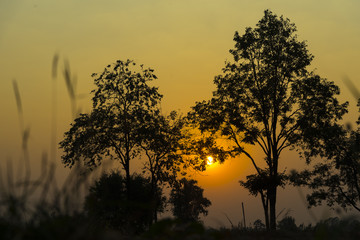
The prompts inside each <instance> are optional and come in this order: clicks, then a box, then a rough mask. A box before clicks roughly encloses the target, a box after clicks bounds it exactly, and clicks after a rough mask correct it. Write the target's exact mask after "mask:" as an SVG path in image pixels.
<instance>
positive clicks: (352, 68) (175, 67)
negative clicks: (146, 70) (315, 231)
mask: <svg viewBox="0 0 360 240" xmlns="http://www.w3.org/2000/svg"><path fill="white" fill-rule="evenodd" d="M268 8H269V9H271V10H272V11H273V12H275V13H276V14H278V15H284V16H285V17H287V18H290V20H291V21H292V22H294V23H295V24H296V26H297V28H298V35H299V39H300V40H307V42H308V46H309V50H310V52H311V53H312V54H313V55H314V56H315V59H314V61H313V64H312V67H313V68H314V69H315V68H316V69H317V70H316V71H317V73H319V74H320V75H321V76H322V77H326V78H328V79H329V80H332V81H335V82H336V83H337V84H338V85H339V86H340V88H341V90H342V94H341V97H340V99H341V100H343V101H344V100H349V101H350V107H351V112H350V114H349V116H348V117H347V121H354V120H355V118H356V114H357V110H356V108H355V106H356V102H355V100H354V99H353V97H352V96H351V93H350V91H349V90H348V89H346V87H345V86H344V84H343V83H342V79H343V78H344V76H348V77H349V78H350V79H351V80H352V81H353V82H354V84H355V85H356V86H357V87H359V89H360V83H359V76H358V69H359V60H358V59H359V56H360V45H359V42H360V15H359V14H358V10H359V9H360V2H359V1H357V0H344V1H335V0H318V1H310V0H294V1H287V0H267V1H265V0H262V1H250V0H222V1H215V0H182V1H175V0H152V1H149V0H137V1H134V0H104V1H97V0H76V1H73V0H72V1H70V0H63V1H48V0H13V1H1V2H0V79H1V80H0V98H1V100H0V110H1V118H0V150H1V151H0V159H1V161H2V164H3V163H4V161H5V160H6V159H13V160H17V159H18V158H19V156H20V154H19V152H20V151H19V149H20V146H21V140H20V131H19V122H18V116H17V113H16V103H15V99H14V96H13V95H14V94H13V90H12V80H13V79H16V80H17V82H18V85H19V88H20V92H21V97H22V101H23V108H24V118H25V125H26V126H29V127H30V129H31V135H30V142H29V144H30V145H29V147H30V153H31V158H32V161H33V165H34V168H35V170H34V174H35V173H36V171H37V170H36V169H37V167H38V166H39V164H40V161H37V159H40V156H41V154H42V152H49V149H50V130H51V116H52V115H51V112H52V111H51V99H52V85H51V84H52V81H51V64H52V57H53V56H54V54H55V53H59V55H60V65H59V67H60V69H62V68H63V61H64V59H68V60H69V61H70V66H71V68H72V71H73V73H74V74H76V75H77V79H78V84H77V92H78V93H79V94H85V97H84V98H82V99H80V100H79V101H78V105H79V106H80V107H81V108H82V110H83V111H89V110H90V97H89V95H87V94H88V93H89V92H90V90H91V89H92V88H93V80H92V78H91V77H90V75H91V73H93V72H100V71H102V69H103V68H104V67H105V66H106V65H107V64H110V63H113V62H114V61H116V60H117V59H122V60H125V59H127V58H130V59H134V60H135V61H136V62H137V63H139V64H140V63H143V64H145V66H148V67H152V68H154V69H155V73H156V74H157V76H158V77H159V79H158V81H157V82H155V83H154V84H155V85H157V86H159V91H160V92H161V93H162V94H163V95H164V99H163V102H162V109H163V111H164V113H169V112H170V111H171V110H180V111H181V112H183V113H186V112H187V111H188V110H189V109H190V107H191V106H193V105H194V103H195V102H196V101H201V100H205V99H209V98H210V96H211V92H212V91H213V90H214V86H213V84H212V81H213V78H214V76H215V75H217V74H220V73H221V68H222V67H223V66H224V61H225V60H231V56H230V54H229V53H228V50H229V49H230V48H232V47H233V40H232V39H233V35H234V32H235V31H239V33H240V34H241V33H243V32H244V29H245V27H247V26H255V24H256V23H257V22H258V20H259V19H260V18H261V17H262V16H263V11H264V10H265V9H268ZM59 76H60V75H59ZM56 84H57V94H58V96H57V101H58V109H57V114H58V115H57V116H58V120H57V141H60V140H61V137H62V134H63V132H64V131H66V130H67V129H68V128H69V123H70V122H71V120H72V116H71V107H70V102H69V98H68V94H67V92H66V87H65V84H64V81H63V79H62V78H61V77H59V78H58V79H57V82H56ZM254 151H255V150H254ZM60 154H61V152H58V155H60ZM259 157H261V155H260V154H259ZM57 161H58V162H60V160H59V158H58V159H57ZM281 161H282V165H281V168H282V169H284V168H285V167H287V168H288V169H291V168H295V167H299V166H300V167H301V166H303V163H302V162H300V161H299V160H298V159H297V156H296V154H294V153H286V155H283V158H282V159H281ZM285 163H286V164H285ZM58 170H59V172H60V173H58V174H59V175H66V172H67V171H66V170H63V167H62V166H61V164H59V166H58ZM252 172H253V168H252V166H251V164H250V163H249V162H248V160H247V159H246V158H245V157H240V158H238V159H234V160H231V161H229V162H226V163H225V164H224V165H223V166H213V167H212V169H210V170H209V171H208V172H206V173H204V174H205V176H202V177H198V180H199V182H200V184H202V185H203V186H204V187H205V195H206V196H207V197H208V198H209V199H210V200H211V201H212V202H213V205H212V207H211V208H210V215H209V216H208V217H207V218H206V219H205V222H206V223H207V224H209V225H212V226H217V225H219V224H220V225H221V224H223V225H227V226H228V225H229V222H228V221H227V220H226V218H225V217H224V213H226V214H227V215H228V216H229V218H230V219H231V220H232V221H233V222H234V223H237V222H239V221H240V220H241V219H240V217H241V215H240V213H241V212H240V204H241V202H242V201H243V202H244V203H245V206H246V209H247V212H248V213H247V215H248V218H247V220H248V221H254V220H256V219H257V218H262V210H261V205H260V200H259V199H255V198H253V197H251V196H248V193H247V192H246V191H245V190H243V189H241V188H240V187H239V184H238V180H240V179H244V178H245V176H246V175H247V174H250V173H252ZM225 175H226V177H225ZM279 195H280V196H281V198H280V197H279V201H278V211H280V210H281V209H283V208H287V209H292V212H291V214H292V215H293V216H295V217H296V219H297V221H298V222H297V223H301V222H307V221H310V220H311V218H309V216H308V214H307V211H306V210H305V209H306V208H305V207H304V206H303V205H302V202H301V200H300V199H299V195H298V193H297V190H296V189H291V188H288V189H285V190H281V191H279ZM328 213H329V211H327V210H326V211H323V210H321V211H319V212H318V216H319V218H320V217H321V215H324V214H328Z"/></svg>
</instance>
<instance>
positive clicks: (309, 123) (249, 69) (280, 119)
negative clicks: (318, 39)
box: [190, 10, 347, 229]
mask: <svg viewBox="0 0 360 240" xmlns="http://www.w3.org/2000/svg"><path fill="white" fill-rule="evenodd" d="M234 41H235V48H234V49H232V50H230V53H231V54H232V55H233V57H234V62H233V63H230V62H229V63H227V64H226V66H225V68H224V69H223V75H219V76H217V77H215V80H214V83H215V85H216V87H217V89H216V91H214V92H213V97H212V99H211V100H209V101H203V102H199V103H197V104H196V106H195V107H193V112H192V113H191V114H190V117H191V118H192V119H193V121H194V122H195V123H197V124H198V126H199V129H200V130H201V131H203V132H206V131H210V132H211V133H213V134H216V133H219V134H221V135H222V136H223V137H226V138H227V139H228V140H229V141H230V142H231V143H232V145H230V147H229V148H228V151H229V152H231V153H232V154H238V155H240V154H244V155H245V156H246V157H247V158H249V159H250V160H251V162H252V164H253V166H254V168H255V170H256V174H258V175H259V176H264V173H265V172H266V173H268V175H266V176H264V178H267V179H268V184H267V188H266V195H267V198H268V201H269V216H270V228H271V229H276V198H277V197H276V196H277V187H278V186H279V183H281V181H280V180H279V170H278V166H279V159H280V155H281V153H282V152H283V150H284V149H287V148H291V147H293V148H295V147H298V148H299V149H300V150H301V152H302V153H303V154H302V156H304V157H305V158H306V160H307V161H310V160H311V158H312V157H313V156H315V155H318V154H320V155H321V154H323V152H322V151H323V149H324V148H323V145H324V141H323V139H326V138H327V137H328V136H327V135H328V134H331V133H333V132H334V131H333V129H336V128H338V126H337V123H336V122H337V121H338V120H339V119H341V117H342V116H343V114H344V113H345V112H346V108H347V103H343V104H340V103H339V102H338V100H337V99H336V95H337V94H339V88H338V87H337V86H336V85H335V84H334V83H333V82H330V81H327V80H326V79H324V78H321V77H320V76H318V75H316V74H315V73H313V72H310V71H308V69H307V67H308V66H309V65H310V63H311V61H312V59H313V56H312V55H311V54H310V53H309V52H308V50H307V46H306V43H305V42H304V41H299V40H298V39H297V35H296V27H295V25H294V24H293V23H291V22H290V20H289V19H284V18H283V17H282V16H281V17H278V16H277V15H275V14H273V13H272V12H271V11H269V10H266V11H265V13H264V16H263V18H262V19H261V20H260V21H259V22H258V24H257V25H256V27H255V28H250V27H249V28H246V30H245V33H244V34H243V35H242V36H240V35H239V34H238V32H236V33H235V36H234ZM247 144H251V145H257V146H258V147H259V148H260V149H261V150H262V152H263V153H264V161H263V164H262V165H264V166H265V167H264V168H261V167H260V166H261V165H259V160H258V159H254V157H253V155H252V153H251V152H249V151H248V150H247V148H246V147H245V146H246V145H247Z"/></svg>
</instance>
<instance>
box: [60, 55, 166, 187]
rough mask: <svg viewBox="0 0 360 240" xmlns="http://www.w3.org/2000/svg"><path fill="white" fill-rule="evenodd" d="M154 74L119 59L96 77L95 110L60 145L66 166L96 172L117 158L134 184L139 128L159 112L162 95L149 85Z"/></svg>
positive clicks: (149, 70) (72, 127) (74, 126)
mask: <svg viewBox="0 0 360 240" xmlns="http://www.w3.org/2000/svg"><path fill="white" fill-rule="evenodd" d="M153 71H154V70H153V69H150V68H149V69H145V68H143V66H142V65H140V69H138V68H136V64H135V63H134V62H133V61H130V60H127V61H125V62H123V61H120V60H118V61H117V62H116V63H115V64H113V65H108V66H107V67H106V68H105V69H104V71H103V72H102V73H98V74H93V75H92V76H93V77H94V83H95V85H96V89H94V90H93V91H92V93H93V94H94V96H93V99H92V100H93V110H92V111H91V113H89V114H80V116H79V117H77V118H76V119H75V120H74V123H73V124H72V125H71V128H70V130H69V131H68V132H66V133H65V137H64V140H63V141H62V142H60V147H61V148H62V149H63V150H64V155H63V156H62V160H63V163H64V164H65V165H66V166H69V167H71V166H73V165H74V164H75V163H76V162H79V161H82V162H83V163H84V165H86V166H88V167H89V168H90V169H92V168H94V167H96V166H98V165H100V164H101V162H102V161H103V160H104V158H110V159H116V160H118V161H119V162H120V163H121V165H122V167H123V169H124V171H125V173H126V179H127V181H128V182H129V181H130V161H131V160H132V159H134V158H135V157H136V156H138V155H139V141H141V139H140V138H139V129H140V128H141V127H142V126H143V125H144V124H148V123H149V120H150V119H149V116H152V115H154V114H158V113H159V108H158V107H159V103H160V100H161V98H162V96H161V95H160V94H159V93H158V90H157V88H156V87H151V86H150V85H149V82H151V81H152V80H154V79H156V78H157V77H156V76H155V75H154V73H153Z"/></svg>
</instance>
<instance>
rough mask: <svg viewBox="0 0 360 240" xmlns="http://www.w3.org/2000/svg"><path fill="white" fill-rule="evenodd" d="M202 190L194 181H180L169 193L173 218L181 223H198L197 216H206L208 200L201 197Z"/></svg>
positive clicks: (183, 179) (209, 203) (184, 179)
mask: <svg viewBox="0 0 360 240" xmlns="http://www.w3.org/2000/svg"><path fill="white" fill-rule="evenodd" d="M203 192H204V190H203V189H202V188H201V187H199V186H197V181H196V180H187V179H186V178H182V179H180V180H179V181H178V182H177V183H175V184H174V186H173V188H172V190H171V193H170V203H171V204H172V205H173V209H172V212H173V214H174V216H175V217H176V218H178V219H180V220H182V221H185V222H186V221H199V215H200V214H204V215H207V214H208V211H207V210H206V208H208V207H209V206H210V205H211V202H210V200H208V199H207V198H205V197H204V196H203Z"/></svg>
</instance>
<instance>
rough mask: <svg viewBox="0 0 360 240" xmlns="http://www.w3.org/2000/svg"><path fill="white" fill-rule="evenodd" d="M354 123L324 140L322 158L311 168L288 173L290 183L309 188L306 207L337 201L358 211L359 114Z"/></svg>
mask: <svg viewBox="0 0 360 240" xmlns="http://www.w3.org/2000/svg"><path fill="white" fill-rule="evenodd" d="M358 106H359V107H360V100H359V102H358ZM357 124H358V128H357V129H356V130H352V129H345V128H344V129H343V131H342V132H337V133H336V134H334V135H333V137H332V138H329V139H328V140H327V141H326V151H325V152H326V156H325V160H324V161H322V162H321V163H317V164H316V165H315V166H314V168H313V169H311V170H304V171H302V172H300V173H299V172H296V171H293V172H292V173H291V174H290V180H291V182H292V183H293V184H294V185H296V186H301V185H304V186H308V187H309V188H310V189H312V190H313V192H312V193H310V194H308V195H307V200H308V203H309V206H317V205H320V204H321V203H322V202H326V203H327V205H328V206H334V204H335V203H337V204H339V205H340V206H342V207H343V208H345V209H346V208H348V207H352V208H354V209H356V210H357V211H359V212H360V117H359V119H358V121H357Z"/></svg>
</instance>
